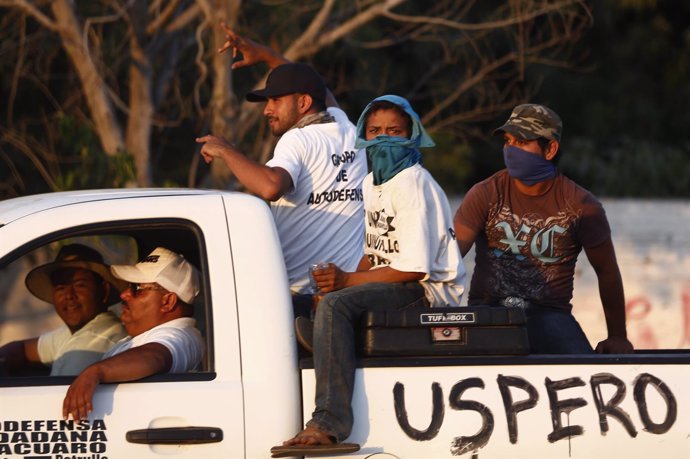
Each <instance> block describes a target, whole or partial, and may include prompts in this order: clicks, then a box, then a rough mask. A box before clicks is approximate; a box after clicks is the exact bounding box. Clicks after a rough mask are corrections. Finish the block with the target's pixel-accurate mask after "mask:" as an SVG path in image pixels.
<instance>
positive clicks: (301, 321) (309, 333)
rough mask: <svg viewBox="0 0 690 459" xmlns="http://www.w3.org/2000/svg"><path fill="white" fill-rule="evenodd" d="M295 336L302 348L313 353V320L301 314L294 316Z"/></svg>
mask: <svg viewBox="0 0 690 459" xmlns="http://www.w3.org/2000/svg"><path fill="white" fill-rule="evenodd" d="M295 336H296V338H297V342H298V343H300V344H301V345H302V347H303V348H304V349H306V350H307V351H308V352H310V353H312V354H313V353H314V346H313V344H312V343H313V341H314V322H312V321H311V320H309V319H307V318H306V317H302V316H299V317H297V318H295Z"/></svg>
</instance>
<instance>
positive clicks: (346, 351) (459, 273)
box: [284, 95, 465, 453]
mask: <svg viewBox="0 0 690 459" xmlns="http://www.w3.org/2000/svg"><path fill="white" fill-rule="evenodd" d="M357 137H358V138H357V143H356V147H357V148H366V151H367V157H368V159H369V162H370V165H371V169H372V172H371V173H370V174H369V175H367V177H366V178H365V180H364V185H363V191H364V208H365V211H366V216H365V226H366V239H365V244H364V252H365V254H364V257H363V258H362V260H361V261H360V263H359V266H358V269H357V271H356V272H345V271H343V270H341V269H340V268H339V267H338V266H336V265H335V264H332V263H330V264H329V266H328V268H325V269H320V270H317V271H315V272H314V279H315V281H316V283H317V285H318V287H319V289H320V291H321V292H322V293H325V295H324V296H323V298H322V299H321V301H320V302H319V304H318V306H317V310H316V317H315V321H314V332H313V335H314V338H313V352H314V368H315V372H316V409H315V410H314V413H313V414H312V419H311V420H310V421H309V422H308V423H307V426H306V428H305V429H304V430H303V431H302V432H300V433H299V434H297V436H295V437H294V438H292V439H290V440H288V441H286V442H285V443H284V445H285V446H289V447H293V448H295V453H296V452H298V451H297V450H299V451H302V450H304V451H307V450H308V449H309V448H310V447H313V446H318V445H328V444H334V443H338V442H341V441H343V440H344V439H345V438H347V437H348V436H349V434H350V432H351V430H352V424H353V414H352V408H351V400H352V391H353V383H354V375H355V341H354V340H355V331H354V330H355V327H356V325H357V323H358V320H359V317H360V315H361V314H362V313H363V312H365V311H385V310H397V309H402V308H405V307H408V306H412V305H422V304H427V305H431V306H458V305H459V303H460V297H461V296H462V292H463V281H464V276H465V270H464V267H463V264H462V259H461V257H460V252H459V250H458V247H457V243H456V241H455V234H454V232H453V229H452V219H451V213H450V207H449V204H448V200H447V198H446V196H445V194H444V193H443V190H441V188H440V186H439V185H438V184H437V183H436V181H435V180H434V179H433V178H432V177H431V175H430V174H429V172H428V171H427V170H426V169H424V168H423V167H422V166H421V164H420V158H421V155H420V152H419V148H427V147H432V146H434V142H433V141H432V140H431V138H430V137H429V135H428V134H427V133H426V131H425V130H424V127H423V126H422V125H421V123H420V120H419V116H418V115H417V113H415V112H414V110H413V109H412V107H411V106H410V104H409V102H408V101H407V100H405V99H404V98H402V97H399V96H393V95H386V96H382V97H379V98H377V99H374V100H373V101H372V102H371V103H370V104H369V105H367V107H366V108H365V109H364V112H363V113H362V115H361V116H360V118H359V121H358V123H357ZM300 320H301V319H298V322H299V321H300ZM304 320H306V319H304ZM300 448H301V449H300Z"/></svg>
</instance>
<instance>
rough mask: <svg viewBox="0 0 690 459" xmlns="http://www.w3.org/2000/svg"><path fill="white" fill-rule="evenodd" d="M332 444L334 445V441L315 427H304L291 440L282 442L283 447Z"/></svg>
mask: <svg viewBox="0 0 690 459" xmlns="http://www.w3.org/2000/svg"><path fill="white" fill-rule="evenodd" d="M333 444H335V439H334V438H333V437H331V436H330V435H328V434H327V433H325V432H323V431H322V430H319V429H317V428H316V427H305V429H304V430H303V431H301V432H300V433H298V434H297V435H295V436H294V437H293V438H291V439H289V440H286V441H284V442H283V446H293V445H333Z"/></svg>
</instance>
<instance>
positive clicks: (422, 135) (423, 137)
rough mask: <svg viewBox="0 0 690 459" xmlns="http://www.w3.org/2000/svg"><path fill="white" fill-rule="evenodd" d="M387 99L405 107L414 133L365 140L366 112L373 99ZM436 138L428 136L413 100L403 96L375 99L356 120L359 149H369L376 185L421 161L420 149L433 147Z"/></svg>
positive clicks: (356, 145)
mask: <svg viewBox="0 0 690 459" xmlns="http://www.w3.org/2000/svg"><path fill="white" fill-rule="evenodd" d="M383 100H385V101H388V102H391V103H393V104H395V105H398V106H399V107H400V108H402V109H403V110H404V111H405V113H407V114H408V115H409V117H410V119H411V120H412V134H411V136H410V138H409V139H407V138H404V137H392V136H386V135H380V136H377V137H376V138H374V139H371V140H366V133H365V129H366V126H365V122H364V120H365V119H366V115H367V112H368V111H369V109H370V108H371V105H372V104H373V103H374V102H379V101H383ZM434 145H435V144H434V141H433V140H432V139H431V137H429V134H427V132H426V130H425V129H424V126H422V123H421V121H420V120H419V115H417V113H416V112H415V111H414V110H413V109H412V106H410V103H409V102H408V101H407V100H406V99H404V98H403V97H400V96H395V95H385V96H381V97H377V98H376V99H374V100H372V101H371V102H370V103H369V105H367V106H366V107H365V108H364V111H362V114H361V115H360V117H359V120H358V121H357V141H356V142H355V147H356V148H366V150H367V157H368V159H369V162H370V164H371V169H372V173H373V175H374V185H381V184H382V183H385V182H387V181H388V180H390V179H391V178H393V177H395V175H396V174H397V173H398V172H400V171H402V170H403V169H406V168H408V167H410V166H413V165H415V164H417V163H419V162H421V154H420V152H419V148H427V147H433V146H434Z"/></svg>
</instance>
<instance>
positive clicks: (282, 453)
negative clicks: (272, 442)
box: [271, 443, 360, 457]
mask: <svg viewBox="0 0 690 459" xmlns="http://www.w3.org/2000/svg"><path fill="white" fill-rule="evenodd" d="M359 448H360V446H359V445H358V444H357V443H333V444H331V445H290V446H274V447H273V448H271V457H290V456H307V457H311V456H331V455H334V454H349V453H354V452H357V451H359Z"/></svg>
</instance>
